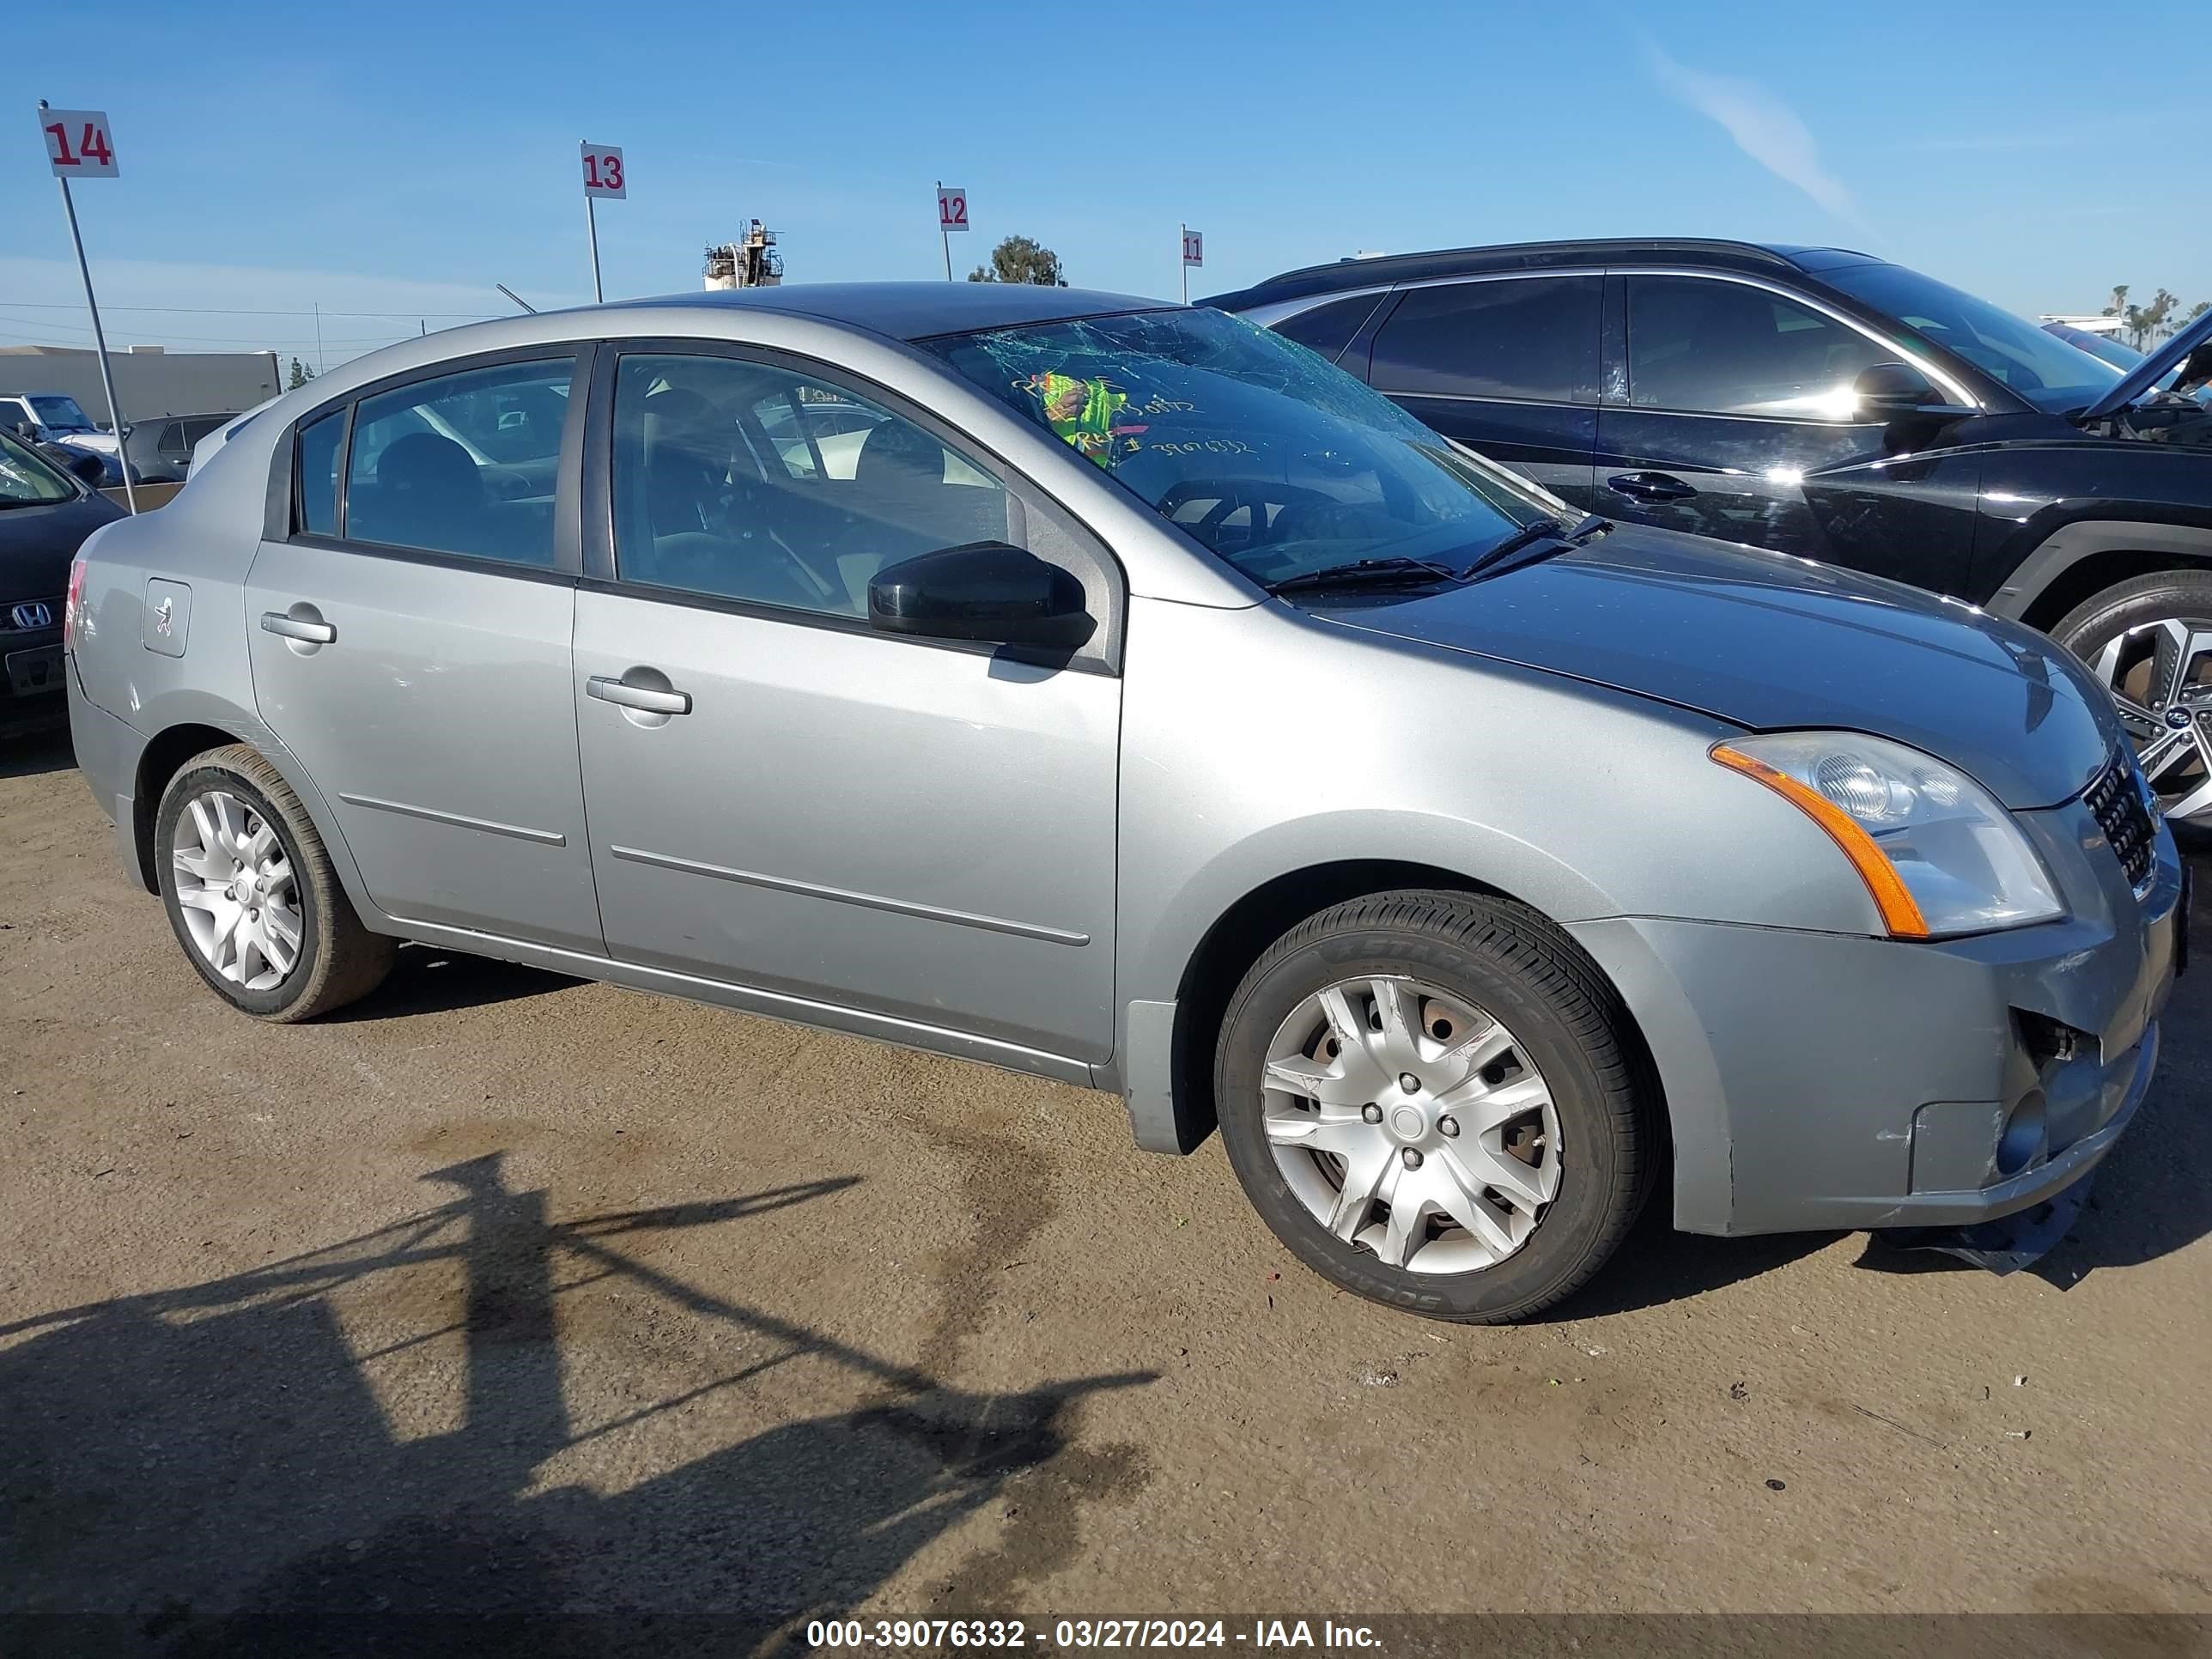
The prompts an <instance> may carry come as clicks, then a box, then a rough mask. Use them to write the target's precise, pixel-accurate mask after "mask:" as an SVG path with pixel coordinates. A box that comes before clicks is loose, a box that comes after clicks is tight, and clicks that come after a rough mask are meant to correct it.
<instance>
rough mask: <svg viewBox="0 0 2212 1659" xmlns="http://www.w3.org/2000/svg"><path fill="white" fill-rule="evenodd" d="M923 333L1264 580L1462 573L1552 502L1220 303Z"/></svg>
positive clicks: (966, 370)
mask: <svg viewBox="0 0 2212 1659" xmlns="http://www.w3.org/2000/svg"><path fill="white" fill-rule="evenodd" d="M927 344H928V345H929V346H930V347H931V348H932V349H934V350H936V351H937V352H938V353H939V355H941V356H944V357H945V359H946V360H947V361H948V362H951V364H952V365H953V366H954V367H955V368H957V369H958V370H959V371H960V373H961V374H964V375H966V376H967V377H968V378H969V380H973V381H975V383H976V384H977V385H979V386H982V387H983V388H984V389H985V390H987V391H988V392H992V393H993V394H994V395H995V396H997V397H999V398H1002V399H1003V400H1004V401H1006V403H1007V404H1011V405H1012V407H1013V408H1015V409H1016V410H1019V411H1020V412H1021V413H1022V414H1023V415H1024V416H1027V417H1028V418H1030V420H1033V421H1035V422H1037V423H1038V424H1039V425H1041V426H1044V427H1047V428H1050V429H1051V430H1052V431H1053V432H1054V433H1056V434H1058V435H1059V436H1060V437H1061V438H1062V439H1064V440H1065V441H1066V442H1067V444H1068V445H1069V446H1070V447H1072V448H1073V449H1074V450H1076V451H1077V452H1078V453H1080V454H1082V455H1084V456H1085V457H1086V458H1087V459H1090V460H1091V461H1093V462H1095V463H1096V464H1097V465H1098V466H1100V467H1101V468H1103V470H1104V471H1108V472H1110V473H1112V474H1113V475H1114V477H1115V478H1116V479H1117V480H1118V481H1120V482H1121V483H1123V484H1126V485H1127V487H1128V488H1129V489H1133V490H1134V491H1135V492H1136V493H1137V494H1138V495H1140V496H1142V497H1143V498H1144V499H1145V501H1147V502H1149V503H1150V504H1151V505H1152V507H1156V508H1157V509H1158V511H1159V512H1160V513H1163V514H1164V515H1165V516H1166V517H1167V518H1169V519H1170V520H1174V521H1175V522H1176V524H1177V525H1179V526H1182V528H1183V529H1185V530H1187V531H1188V532H1190V533H1191V534H1192V535H1193V536H1194V537H1196V538H1198V539H1199V540H1200V542H1203V543H1204V544H1206V546H1207V547H1208V548H1210V549H1212V550H1213V551H1214V552H1215V553H1217V554H1218V555H1219V556H1221V557H1223V558H1224V559H1225V560H1227V561H1228V562H1230V563H1231V564H1232V565H1234V566H1236V567H1237V569H1239V570H1240V571H1242V572H1243V573H1244V574H1246V575H1248V576H1249V577H1251V578H1252V579H1253V580H1255V581H1259V582H1262V583H1277V582H1281V581H1283V580H1286V579H1288V578H1291V577H1295V576H1297V575H1300V574H1304V573H1305V572H1309V571H1314V570H1323V569H1330V568H1334V567H1336V566H1340V565H1346V564H1353V563H1357V562H1358V561H1360V560H1363V559H1418V560H1425V561H1433V562H1436V563H1437V564H1439V565H1443V566H1448V567H1450V568H1454V569H1456V568H1459V567H1461V566H1463V565H1465V564H1467V563H1468V562H1469V561H1470V560H1472V559H1474V558H1475V557H1477V556H1480V554H1481V553H1482V552H1483V550H1485V549H1486V548H1488V547H1490V546H1492V545H1493V544H1496V543H1497V542H1498V541H1499V540H1500V539H1501V538H1504V537H1506V536H1510V535H1511V534H1513V533H1514V532H1516V531H1517V530H1518V529H1520V528H1521V526H1523V525H1526V524H1528V523H1531V522H1533V521H1534V520H1541V519H1543V518H1545V517H1547V516H1548V515H1549V513H1550V512H1551V510H1552V509H1550V508H1548V507H1547V506H1546V504H1545V503H1544V502H1543V501H1542V499H1541V497H1540V496H1539V495H1535V494H1534V493H1533V491H1531V492H1529V493H1524V492H1523V491H1522V489H1516V488H1514V487H1513V486H1511V485H1510V484H1508V483H1506V482H1505V481H1504V478H1502V477H1492V476H1491V475H1490V474H1489V473H1488V472H1486V471H1485V470H1484V469H1483V468H1481V467H1480V465H1478V464H1477V463H1475V462H1474V461H1472V460H1470V459H1467V458H1466V457H1464V456H1462V455H1461V454H1460V453H1458V452H1457V451H1455V450H1454V449H1453V448H1451V447H1450V446H1449V444H1447V443H1446V442H1445V441H1443V439H1441V438H1439V437H1438V436H1437V435H1436V434H1435V433H1433V432H1431V430H1430V429H1429V428H1426V427H1425V426H1423V425H1421V424H1420V423H1419V422H1417V421H1415V420H1414V419H1413V417H1412V416H1408V415H1407V414H1405V413H1403V412H1402V411H1401V410H1399V409H1398V407H1397V406H1396V405H1395V404H1392V403H1391V402H1390V401H1389V399H1388V398H1383V397H1382V396H1381V395H1379V394H1378V393H1376V392H1370V390H1368V388H1367V387H1366V386H1363V385H1361V384H1360V383H1359V382H1358V381H1357V380H1353V379H1352V377H1351V376H1350V375H1348V374H1345V373H1343V372H1342V371H1341V370H1340V369H1338V368H1334V367H1333V366H1331V365H1330V364H1328V363H1327V362H1323V361H1322V359H1321V358H1320V357H1318V356H1316V355H1315V354H1314V353H1312V352H1310V351H1309V350H1307V349H1305V348H1304V346H1301V345H1295V344H1293V343H1291V342H1290V341H1288V340H1285V339H1284V338H1282V337H1280V336H1279V335H1275V334H1271V333H1268V332H1267V331H1265V330H1262V329H1259V328H1255V327H1254V326H1252V325H1250V324H1249V323H1246V322H1243V321H1242V320H1240V319H1237V318H1233V317H1230V316H1227V315H1225V313H1220V312H1217V311H1203V310H1201V311H1190V312H1166V311H1162V312H1140V313H1133V314H1131V315H1127V316H1121V317H1093V318H1085V319H1079V320H1076V321H1070V322H1060V323H1044V324H1038V325H1030V326H1026V327H1020V328H1005V329H994V330H991V331H987V332H981V333H975V334H960V335H948V336H945V337H942V338H939V339H937V340H933V341H929V342H927Z"/></svg>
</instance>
